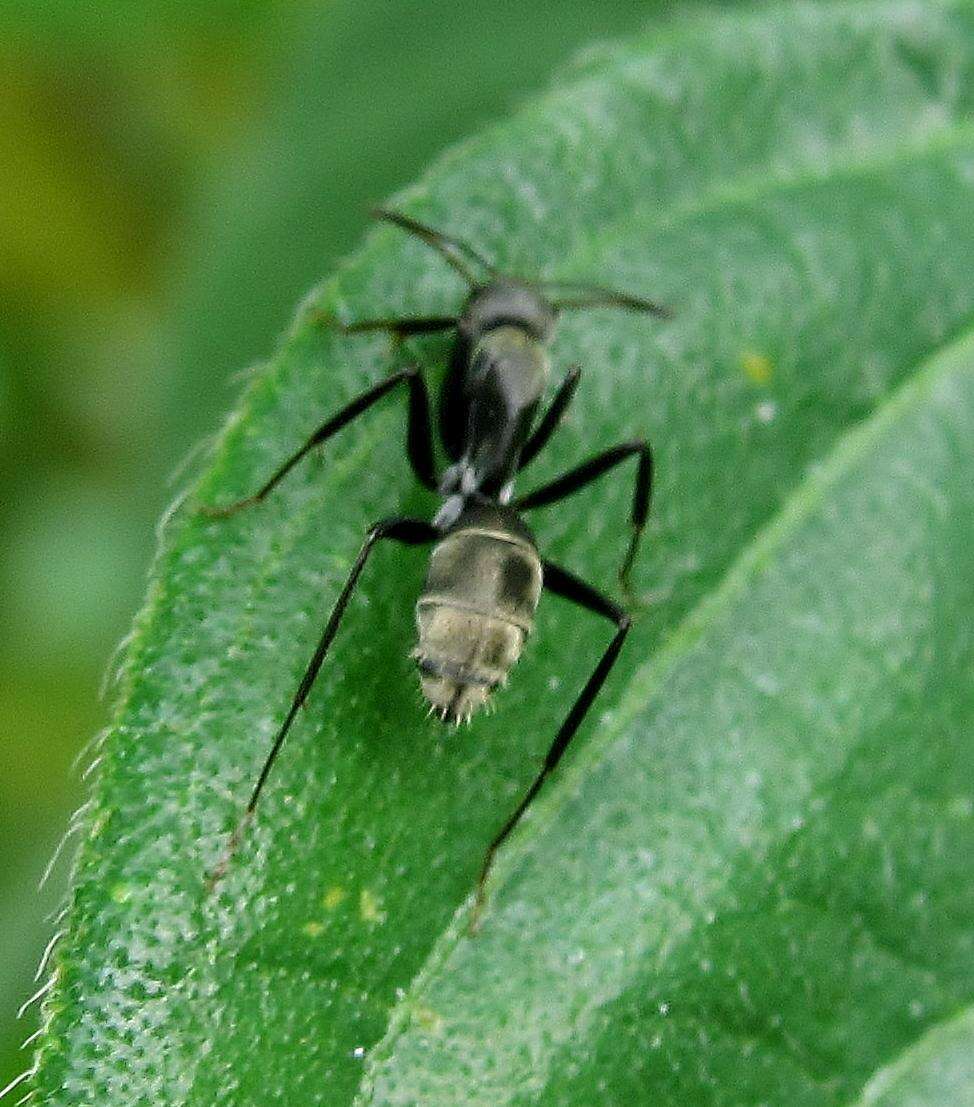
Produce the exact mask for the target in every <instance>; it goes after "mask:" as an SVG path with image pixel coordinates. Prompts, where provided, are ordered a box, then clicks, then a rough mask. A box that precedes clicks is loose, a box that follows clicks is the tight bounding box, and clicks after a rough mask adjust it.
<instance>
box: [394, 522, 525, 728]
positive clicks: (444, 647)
mask: <svg viewBox="0 0 974 1107" xmlns="http://www.w3.org/2000/svg"><path fill="white" fill-rule="evenodd" d="M540 595H541V561H540V559H539V557H538V554H537V551H536V550H535V547H534V542H533V540H532V538H531V535H530V533H529V532H528V531H527V529H526V528H525V527H524V525H523V524H522V523H521V522H520V520H518V519H517V518H516V516H515V515H514V512H513V511H511V510H509V509H504V508H502V507H499V506H497V505H490V506H487V505H484V506H478V507H475V508H472V509H471V510H469V511H467V512H465V513H464V514H463V515H462V516H461V517H460V519H459V520H458V522H457V523H456V525H455V526H454V527H453V528H452V529H451V530H450V531H449V532H448V533H447V534H446V535H445V537H443V538H442V539H441V540H440V541H439V542H438V543H437V544H436V546H435V547H434V549H433V553H432V556H431V558H430V566H429V572H428V574H427V577H426V584H425V587H424V588H423V593H422V595H421V596H420V598H419V602H418V603H417V604H416V623H417V628H418V631H419V642H418V644H417V646H416V649H415V650H413V657H414V658H415V659H416V662H417V664H418V666H419V670H420V674H421V676H420V680H421V684H422V689H423V695H424V696H425V697H426V699H427V700H428V701H429V703H430V706H431V709H432V710H434V711H437V712H439V714H440V716H441V717H442V718H443V719H444V720H451V721H453V722H460V720H462V719H469V718H470V717H471V716H472V715H473V714H474V712H475V711H478V710H479V709H480V708H481V707H483V706H484V705H485V704H486V703H487V701H488V699H489V698H490V695H491V692H492V691H493V690H494V689H495V688H496V687H497V686H498V685H499V684H503V683H504V682H505V681H506V679H507V674H508V672H509V671H510V669H511V667H512V666H513V665H514V663H515V662H516V661H517V659H518V658H519V657H520V655H521V650H522V649H523V648H524V640H525V639H526V638H527V636H528V634H529V633H530V632H531V628H532V627H533V625H534V612H535V609H536V608H537V606H538V598H539V597H540Z"/></svg>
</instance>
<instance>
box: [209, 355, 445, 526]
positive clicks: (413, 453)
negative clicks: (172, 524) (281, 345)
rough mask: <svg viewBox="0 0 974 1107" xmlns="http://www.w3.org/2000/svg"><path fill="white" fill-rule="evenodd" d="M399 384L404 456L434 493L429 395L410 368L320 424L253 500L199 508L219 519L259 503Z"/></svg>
mask: <svg viewBox="0 0 974 1107" xmlns="http://www.w3.org/2000/svg"><path fill="white" fill-rule="evenodd" d="M398 384H406V385H407V386H408V388H409V417H408V430H407V438H406V452H407V454H408V456H409V462H410V464H411V465H412V469H413V472H414V473H415V474H416V477H417V479H418V480H419V482H420V484H423V485H425V487H426V488H429V489H430V490H431V491H435V490H436V487H437V481H436V472H435V463H434V460H433V435H432V430H431V426H430V403H429V393H428V391H427V389H426V382H425V381H424V380H423V377H422V374H421V373H420V371H419V368H418V367H417V366H415V365H413V366H410V367H409V368H408V369H401V370H399V372H398V373H393V374H392V376H391V377H386V379H385V380H384V381H380V382H379V383H378V384H377V385H375V386H374V387H372V388H370V389H368V390H367V391H365V392H363V393H362V394H361V395H360V396H356V398H355V399H354V400H352V402H351V403H349V404H347V405H346V406H345V407H343V408H342V409H341V411H339V412H338V413H337V414H336V415H333V416H332V418H331V419H329V420H328V421H327V422H326V423H322V425H321V426H320V427H319V428H318V429H317V430H316V431H315V432H314V434H312V435H311V437H310V438H309V439H308V441H307V442H305V444H304V445H303V446H302V447H301V449H300V450H298V451H297V453H295V454H292V455H291V457H289V458H288V459H287V461H285V462H284V463H283V464H282V465H280V466H279V467H278V468H277V469H276V470H275V472H274V473H273V474H272V476H271V477H270V478H269V479H268V480H267V481H266V482H265V483H264V484H263V485H262V486H261V487H260V488H259V489H258V490H257V491H256V492H255V493H254V494H253V495H252V496H246V497H245V498H244V499H242V500H237V501H236V503H232V504H226V505H225V506H222V507H204V508H202V511H203V513H204V514H206V515H210V516H213V517H217V518H222V517H224V516H226V515H233V514H234V513H235V512H237V511H240V509H241V508H244V507H250V506H251V505H252V504H256V503H260V501H261V500H263V499H264V497H265V496H266V495H267V494H268V492H270V491H271V490H272V489H273V488H274V487H276V485H277V484H278V483H279V482H280V481H281V480H283V478H284V477H286V476H287V474H288V473H290V471H291V470H292V469H293V468H294V466H295V465H297V463H298V462H299V461H301V459H302V458H304V457H305V456H306V455H307V454H308V453H310V451H311V450H313V449H314V447H315V446H320V445H321V443H322V442H325V441H327V439H329V438H331V436H332V435H333V434H336V433H337V432H338V431H340V430H341V429H342V427H345V426H347V425H348V424H349V423H351V422H352V420H353V419H356V418H357V417H358V416H359V415H361V414H362V412H364V411H366V410H367V409H368V408H370V407H372V405H373V404H375V403H377V402H378V401H379V400H381V399H382V397H383V396H385V394H386V393H387V392H391V391H392V389H393V388H395V387H396V385H398Z"/></svg>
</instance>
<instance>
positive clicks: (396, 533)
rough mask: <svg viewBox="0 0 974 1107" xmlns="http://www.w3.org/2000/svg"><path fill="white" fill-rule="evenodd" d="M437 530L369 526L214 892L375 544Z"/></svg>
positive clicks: (408, 522) (419, 539) (404, 523)
mask: <svg viewBox="0 0 974 1107" xmlns="http://www.w3.org/2000/svg"><path fill="white" fill-rule="evenodd" d="M437 533H438V532H437V530H436V528H435V527H434V526H433V524H432V523H427V522H426V521H425V520H424V519H410V518H406V517H397V518H393V519H385V520H383V521H382V522H381V523H376V524H375V525H374V526H373V527H370V528H369V532H368V534H367V535H366V537H365V541H364V542H363V543H362V548H361V549H360V550H359V553H358V557H357V558H356V559H355V564H354V565H353V566H352V569H351V572H350V573H349V574H348V579H347V580H346V581H345V587H344V588H343V589H342V591H341V594H340V595H339V597H338V599H337V600H336V602H335V606H334V607H333V608H332V612H331V615H330V616H329V617H328V624H327V626H326V627H325V630H324V633H323V634H322V636H321V639H320V641H319V642H318V645H317V647H316V649H315V652H314V654H313V655H312V657H311V661H310V662H309V664H308V668H307V669H306V670H305V673H304V676H303V677H302V678H301V683H300V684H299V685H298V690H297V692H295V694H294V699H293V700H292V701H291V706H290V708H289V709H288V713H287V715H285V717H284V722H283V723H281V726H280V728H279V729H278V731H277V734H276V736H275V738H274V741H273V743H272V744H271V748H270V752H269V753H268V755H267V759H266V760H265V761H264V766H263V768H262V769H261V770H260V775H259V776H258V777H257V783H256V784H255V785H254V790H253V792H252V793H251V795H250V800H249V802H248V804H247V807H246V809H245V811H244V813H243V816H242V817H241V819H240V821H239V822H238V823H237V826H236V829H235V830H234V832H233V834H231V835H230V841H229V843H228V845H227V850H226V853H225V854H224V856H223V859H222V860H221V861H220V863H219V865H217V867H216V868H215V869H214V870H213V872H212V874H211V875H210V878H209V881H208V882H207V886H208V889H209V890H210V891H212V890H213V888H214V887H215V886H216V884H217V883H218V881H219V880H220V879H221V878H222V877H223V875H224V873H225V872H226V871H227V867H228V866H229V864H230V861H231V859H232V858H233V855H234V853H235V852H236V850H237V847H238V846H239V845H240V841H241V839H242V837H243V834H244V831H245V830H246V828H247V824H248V823H249V822H250V820H251V818H252V817H253V814H254V811H255V810H256V808H257V801H258V799H259V798H260V793H261V791H262V789H263V787H264V784H265V783H266V782H267V778H268V776H269V775H270V771H271V766H272V765H273V764H274V761H275V759H276V758H277V755H278V753H280V750H281V746H282V745H283V744H284V739H285V738H286V737H287V733H288V731H289V730H290V729H291V724H292V723H293V722H294V717H295V715H297V713H298V711H299V710H300V708H301V705H302V704H303V703H304V701H305V700H306V699H307V698H308V693H309V692H310V691H311V686H312V685H313V684H314V682H315V679H316V678H317V676H318V673H319V672H320V671H321V666H322V663H323V662H324V660H325V656H326V655H327V653H328V650H329V648H330V647H331V644H332V641H333V640H334V637H335V634H336V632H337V631H338V627H339V624H340V623H341V621H342V616H343V615H344V614H345V608H346V607H347V606H348V601H349V599H350V598H351V595H352V592H353V591H354V589H355V585H356V583H357V582H358V578H359V576H360V575H361V573H362V570H363V568H364V567H365V563H366V561H367V560H368V558H369V554H370V553H371V552H372V550H373V548H374V547H375V544H376V543H377V542H380V541H381V540H382V539H384V538H391V539H393V540H394V541H396V542H402V543H403V544H405V545H407V546H419V545H422V544H423V543H425V542H431V541H432V540H433V539H434V538H435V537H436V535H437Z"/></svg>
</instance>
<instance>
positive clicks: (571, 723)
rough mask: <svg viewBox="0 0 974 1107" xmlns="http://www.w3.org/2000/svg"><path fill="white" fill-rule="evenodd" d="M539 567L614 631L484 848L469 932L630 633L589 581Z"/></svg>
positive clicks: (550, 582) (559, 592)
mask: <svg viewBox="0 0 974 1107" xmlns="http://www.w3.org/2000/svg"><path fill="white" fill-rule="evenodd" d="M542 566H543V570H542V581H543V583H544V587H545V588H546V589H547V590H548V591H549V592H553V593H554V594H555V595H556V596H561V597H562V598H563V599H566V600H570V601H571V602H572V603H574V604H577V605H578V606H579V607H583V608H585V610H586V611H591V612H593V613H594V614H596V615H601V616H602V617H603V618H604V619H608V620H609V621H610V622H612V623H614V624H615V627H616V632H615V634H614V635H613V637H612V641H611V642H610V643H609V645H608V647H607V648H606V650H605V652H604V653H603V654H602V657H601V658H600V660H599V663H598V664H597V665H596V666H595V669H594V671H593V672H592V675H591V676H590V677H589V678H588V680H587V681H586V682H585V687H584V688H583V689H582V691H581V693H580V694H579V696H578V699H577V700H575V703H574V704H573V705H572V709H571V711H569V712H568V717H567V718H566V719H565V721H564V722H563V723H562V724H561V727H560V729H559V731H558V733H557V734H556V735H555V740H554V741H553V742H552V743H551V748H550V749H549V750H548V753H547V756H546V757H545V759H544V764H543V765H542V767H541V771H540V772H539V773H538V775H537V776H536V777H535V779H534V782H533V784H532V785H531V787H530V788H528V790H527V792H525V794H524V798H523V799H522V800H521V802H520V803H519V804H518V805H517V807H516V808H515V809H514V811H513V813H512V814H511V815H510V817H509V818H508V820H507V822H506V823H504V825H503V826H502V827H501V829H500V830H499V831H498V832H497V833H496V834H495V835H494V838H493V840H492V841H491V843H490V845H489V846H488V847H487V852H486V854H485V855H484V861H483V865H482V866H481V869H480V877H479V878H478V880H477V892H476V898H475V900H474V906H473V912H472V914H471V916H470V930H471V932H475V931H476V929H477V926H478V924H479V921H480V913H481V911H482V910H483V906H484V901H485V894H486V885H487V878H488V877H489V876H490V870H491V867H492V866H493V864H494V857H495V856H496V855H497V851H498V850H499V849H500V847H501V846H502V845H503V844H504V842H505V841H506V840H507V838H508V836H509V835H510V833H511V831H512V830H513V829H514V828H515V827H516V826H517V824H518V823H519V822H520V820H521V816H522V815H523V814H524V812H525V811H526V810H527V809H528V807H529V806H530V805H531V802H532V800H533V799H534V797H535V796H536V795H537V794H538V792H540V791H541V787H542V785H543V784H544V782H545V781H546V780H547V779H548V777H549V776H550V775H551V774H552V773H553V772H554V771H555V769H556V768H557V766H558V762H559V761H561V758H562V755H563V754H564V752H565V750H566V749H567V748H568V743H569V742H571V740H572V738H574V737H575V733H576V732H577V730H578V728H579V727H580V726H581V724H582V720H583V719H584V718H585V716H586V715H587V714H588V710H589V708H590V707H591V706H592V703H593V701H594V700H595V697H596V696H597V695H598V694H599V690H600V689H601V687H602V685H603V684H604V683H605V680H606V677H607V676H608V675H609V673H610V671H611V669H612V666H613V665H614V664H615V663H616V658H618V656H619V651H620V650H621V649H622V643H623V642H624V641H625V637H626V635H627V634H628V633H629V627H630V625H631V619H630V618H629V615H628V613H627V612H625V611H623V609H622V608H621V607H619V606H618V604H615V603H613V602H612V600H610V599H609V598H608V596H604V595H602V593H601V592H599V591H598V590H597V589H595V588H593V587H592V586H591V585H590V584H586V583H585V581H583V580H581V579H580V578H579V577H576V576H575V575H574V574H573V573H569V572H568V570H567V569H562V568H560V567H559V566H557V565H555V564H553V563H552V562H550V561H544V562H542Z"/></svg>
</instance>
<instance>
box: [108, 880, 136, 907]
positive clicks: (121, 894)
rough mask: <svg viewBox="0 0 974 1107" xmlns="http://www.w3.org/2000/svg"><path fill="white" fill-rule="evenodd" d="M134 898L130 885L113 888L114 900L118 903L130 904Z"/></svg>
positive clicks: (117, 885) (118, 885) (119, 885)
mask: <svg viewBox="0 0 974 1107" xmlns="http://www.w3.org/2000/svg"><path fill="white" fill-rule="evenodd" d="M131 898H132V887H131V885H129V884H116V885H115V887H114V888H112V899H113V900H114V901H115V902H116V903H128V901H129V900H130V899H131Z"/></svg>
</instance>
